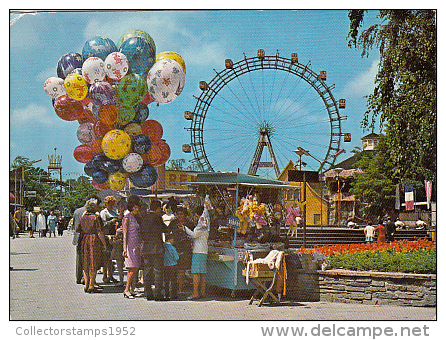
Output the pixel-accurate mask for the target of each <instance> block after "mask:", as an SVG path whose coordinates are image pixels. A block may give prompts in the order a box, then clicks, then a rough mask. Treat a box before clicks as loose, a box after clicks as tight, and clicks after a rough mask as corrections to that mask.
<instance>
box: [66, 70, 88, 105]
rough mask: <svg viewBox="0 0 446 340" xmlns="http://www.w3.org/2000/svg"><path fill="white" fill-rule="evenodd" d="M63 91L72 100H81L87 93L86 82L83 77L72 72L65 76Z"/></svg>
mask: <svg viewBox="0 0 446 340" xmlns="http://www.w3.org/2000/svg"><path fill="white" fill-rule="evenodd" d="M64 86H65V91H67V94H68V95H69V96H70V97H71V98H73V99H74V100H83V99H84V98H85V97H86V96H87V94H88V84H87V82H86V81H85V79H84V77H82V76H81V75H79V74H76V73H72V74H69V75H68V76H67V77H66V78H65V82H64Z"/></svg>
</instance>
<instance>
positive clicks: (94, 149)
mask: <svg viewBox="0 0 446 340" xmlns="http://www.w3.org/2000/svg"><path fill="white" fill-rule="evenodd" d="M88 146H90V148H91V153H92V154H93V155H97V154H100V153H102V138H99V139H95V140H94V141H93V142H91V143H89V144H88Z"/></svg>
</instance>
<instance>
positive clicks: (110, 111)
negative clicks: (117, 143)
mask: <svg viewBox="0 0 446 340" xmlns="http://www.w3.org/2000/svg"><path fill="white" fill-rule="evenodd" d="M98 118H99V120H100V121H101V122H102V123H103V124H105V125H113V124H115V123H116V121H117V120H118V109H117V108H116V106H115V105H107V106H100V107H99V108H98Z"/></svg>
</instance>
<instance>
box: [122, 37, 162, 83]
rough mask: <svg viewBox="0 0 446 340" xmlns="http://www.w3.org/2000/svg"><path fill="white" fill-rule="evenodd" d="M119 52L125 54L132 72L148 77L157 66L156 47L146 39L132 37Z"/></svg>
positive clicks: (123, 44)
mask: <svg viewBox="0 0 446 340" xmlns="http://www.w3.org/2000/svg"><path fill="white" fill-rule="evenodd" d="M119 52H121V53H123V54H125V56H126V57H127V60H128V62H129V67H130V72H132V73H137V74H142V75H146V74H147V73H148V72H149V70H150V68H151V67H152V66H153V64H155V46H152V45H151V44H150V41H149V40H147V39H146V38H144V37H132V38H130V39H127V40H126V41H124V42H123V43H122V45H121V47H120V49H119Z"/></svg>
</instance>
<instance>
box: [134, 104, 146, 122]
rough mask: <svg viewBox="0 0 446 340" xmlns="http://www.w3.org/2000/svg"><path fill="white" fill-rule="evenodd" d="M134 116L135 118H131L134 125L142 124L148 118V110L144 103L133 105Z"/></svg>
mask: <svg viewBox="0 0 446 340" xmlns="http://www.w3.org/2000/svg"><path fill="white" fill-rule="evenodd" d="M135 110H136V115H135V118H133V121H134V122H135V123H138V124H139V123H142V122H143V121H145V120H147V118H148V117H149V108H148V107H147V105H146V104H144V103H138V104H136V105H135Z"/></svg>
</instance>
